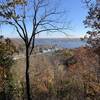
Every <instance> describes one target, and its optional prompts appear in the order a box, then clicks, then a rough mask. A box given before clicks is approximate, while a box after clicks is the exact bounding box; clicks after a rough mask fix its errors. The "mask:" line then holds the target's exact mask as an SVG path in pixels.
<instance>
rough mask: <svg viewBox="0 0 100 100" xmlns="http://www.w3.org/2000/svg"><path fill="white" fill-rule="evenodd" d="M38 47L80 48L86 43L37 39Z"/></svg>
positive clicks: (73, 40) (69, 40) (77, 40)
mask: <svg viewBox="0 0 100 100" xmlns="http://www.w3.org/2000/svg"><path fill="white" fill-rule="evenodd" d="M35 44H36V45H55V46H57V47H61V48H78V47H80V46H85V44H86V42H85V41H81V40H80V39H36V41H35Z"/></svg>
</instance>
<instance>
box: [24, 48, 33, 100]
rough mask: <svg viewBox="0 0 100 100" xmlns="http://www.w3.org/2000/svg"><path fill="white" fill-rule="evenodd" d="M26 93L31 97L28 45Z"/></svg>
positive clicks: (27, 52) (27, 51) (27, 49)
mask: <svg viewBox="0 0 100 100" xmlns="http://www.w3.org/2000/svg"><path fill="white" fill-rule="evenodd" d="M25 75H26V93H27V100H32V99H31V94H30V79H29V48H28V46H26V74H25Z"/></svg>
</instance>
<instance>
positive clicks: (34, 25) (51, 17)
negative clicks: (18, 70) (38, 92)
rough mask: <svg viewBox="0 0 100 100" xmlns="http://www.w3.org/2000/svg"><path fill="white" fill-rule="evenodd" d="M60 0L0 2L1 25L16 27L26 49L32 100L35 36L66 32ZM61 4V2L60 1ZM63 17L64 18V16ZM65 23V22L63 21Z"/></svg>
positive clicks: (1, 0) (2, 0) (28, 82)
mask: <svg viewBox="0 0 100 100" xmlns="http://www.w3.org/2000/svg"><path fill="white" fill-rule="evenodd" d="M57 1H58V0H0V23H1V24H9V25H11V26H13V27H15V29H16V31H17V33H18V34H19V36H20V37H21V38H22V40H23V41H24V43H25V47H26V73H25V75H26V76H25V77H26V91H27V99H28V100H31V99H32V98H31V95H30V79H29V66H30V65H29V63H30V60H29V59H30V55H31V54H32V51H33V48H34V41H35V36H36V35H37V34H40V33H44V32H57V31H59V32H64V30H66V29H68V26H64V24H63V23H61V22H62V20H60V19H59V18H62V19H63V18H64V14H65V13H64V12H62V11H60V10H58V9H59V7H58V6H57V5H56V3H57ZM58 2H59V1H58ZM55 5H56V6H55ZM62 15H63V16H62ZM63 22H64V23H65V20H64V19H63Z"/></svg>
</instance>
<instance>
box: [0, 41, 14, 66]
mask: <svg viewBox="0 0 100 100" xmlns="http://www.w3.org/2000/svg"><path fill="white" fill-rule="evenodd" d="M9 47H10V49H9ZM13 53H14V46H11V45H9V44H7V42H6V39H3V41H2V40H1V39H0V66H1V67H9V66H11V65H12V64H13V57H12V54H13Z"/></svg>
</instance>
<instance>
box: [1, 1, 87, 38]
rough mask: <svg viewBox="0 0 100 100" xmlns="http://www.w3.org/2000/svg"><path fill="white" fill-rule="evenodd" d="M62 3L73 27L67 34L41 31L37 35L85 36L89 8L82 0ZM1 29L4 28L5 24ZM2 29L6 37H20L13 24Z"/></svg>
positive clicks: (40, 36)
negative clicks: (85, 21)
mask: <svg viewBox="0 0 100 100" xmlns="http://www.w3.org/2000/svg"><path fill="white" fill-rule="evenodd" d="M60 3H61V7H62V9H65V10H66V11H67V18H66V20H68V21H70V22H71V24H70V27H71V29H70V30H66V35H65V34H63V33H59V32H56V33H54V34H52V33H49V34H47V33H41V34H39V35H37V37H39V38H66V37H83V36H84V35H85V34H86V32H87V29H86V28H85V27H84V24H83V20H84V19H85V17H86V15H87V9H86V8H85V6H84V4H83V3H82V0H61V1H60ZM9 27H10V28H9ZM4 28H5V27H4ZM1 29H3V26H2V28H1ZM1 29H0V34H3V35H4V36H5V37H18V34H17V33H16V32H15V30H13V29H12V28H11V26H8V27H7V26H6V28H5V30H1ZM15 33H16V34H15ZM59 34H60V35H59Z"/></svg>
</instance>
